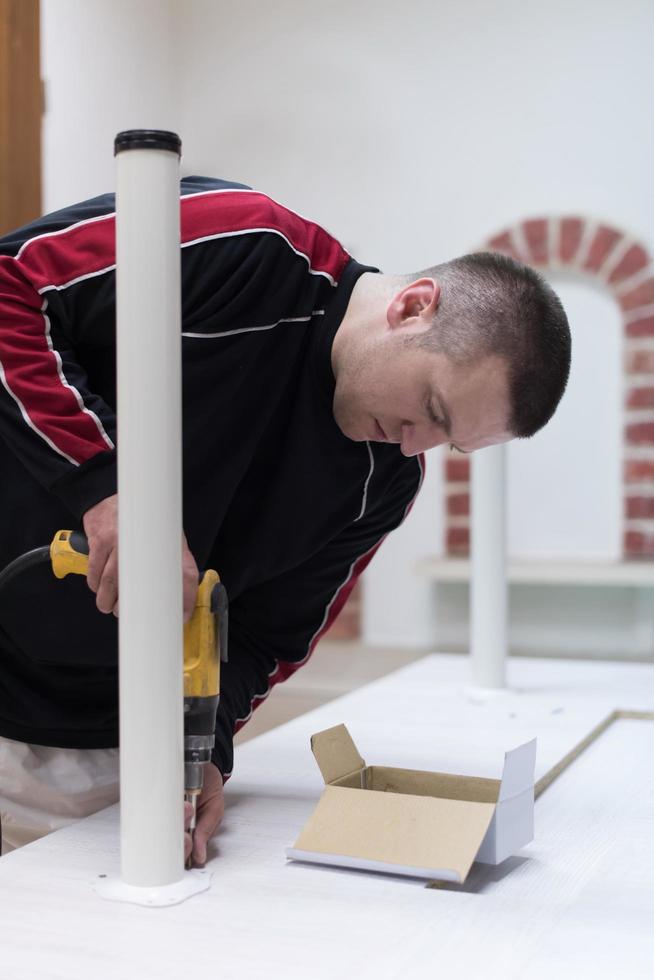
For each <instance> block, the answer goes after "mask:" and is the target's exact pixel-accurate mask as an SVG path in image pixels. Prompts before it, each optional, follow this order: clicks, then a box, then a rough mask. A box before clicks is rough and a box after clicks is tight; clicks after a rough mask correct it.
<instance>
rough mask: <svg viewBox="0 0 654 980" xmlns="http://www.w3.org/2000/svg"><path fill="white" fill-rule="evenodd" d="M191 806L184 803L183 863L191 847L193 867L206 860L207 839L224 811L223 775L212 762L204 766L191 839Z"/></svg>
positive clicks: (201, 864)
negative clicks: (189, 829) (189, 827)
mask: <svg viewBox="0 0 654 980" xmlns="http://www.w3.org/2000/svg"><path fill="white" fill-rule="evenodd" d="M192 812H193V807H192V806H191V804H190V803H185V804H184V828H185V830H186V831H187V832H186V833H185V834H184V864H186V863H187V861H188V858H189V854H190V853H191V847H192V848H193V867H195V868H203V867H204V864H205V861H206V860H207V841H208V840H209V838H210V837H211V836H212V835H213V834H215V832H216V830H217V829H218V827H219V825H220V821H221V820H222V818H223V813H224V812H225V798H224V792H223V777H222V776H221V774H220V772H219V771H218V769H217V768H216V767H215V766H214V764H213V763H212V762H208V763H207V764H206V765H205V767H204V785H203V786H202V792H201V793H200V796H199V797H198V812H197V824H196V827H195V833H194V835H193V840H191V834H190V833H189V832H188V825H189V821H190V819H191V814H192Z"/></svg>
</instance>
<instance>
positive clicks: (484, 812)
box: [291, 786, 495, 882]
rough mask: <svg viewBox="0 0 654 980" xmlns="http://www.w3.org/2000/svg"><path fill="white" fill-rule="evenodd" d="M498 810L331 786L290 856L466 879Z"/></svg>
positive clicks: (462, 802) (458, 801) (324, 792)
mask: <svg viewBox="0 0 654 980" xmlns="http://www.w3.org/2000/svg"><path fill="white" fill-rule="evenodd" d="M494 810H495V807H494V805H493V804H492V803H469V802H464V801H462V800H445V799H435V798H433V797H426V796H404V795H396V794H394V793H377V792H374V791H370V790H363V791H362V790H360V789H347V788H343V787H336V786H326V787H325V789H324V791H323V794H322V797H321V798H320V802H319V803H318V806H317V807H316V809H315V810H314V812H313V814H312V816H311V817H310V819H309V822H308V823H307V824H306V825H305V827H304V828H303V830H302V832H301V833H300V836H299V837H298V839H297V841H296V842H295V844H294V847H293V848H292V850H291V856H293V857H297V858H299V859H300V860H313V861H318V862H319V861H320V857H321V855H333V856H334V857H338V856H340V857H344V858H358V859H361V860H363V861H366V862H373V864H372V865H371V866H374V864H380V865H381V864H383V865H384V866H385V869H386V870H391V868H395V870H396V872H397V873H398V874H412V873H415V871H416V870H419V871H420V872H421V873H422V874H424V873H425V872H426V873H427V874H428V876H430V877H444V878H447V879H449V880H450V881H459V882H462V881H464V880H465V878H466V875H467V874H468V871H469V870H470V866H471V865H472V862H473V861H474V859H475V855H476V853H477V851H478V850H479V845H480V843H481V841H482V840H483V838H484V835H485V834H486V831H487V830H488V826H489V824H490V821H491V818H492V816H493V812H494ZM329 863H338V862H335V861H333V860H332V861H330V862H329ZM347 863H352V862H349V861H348V862H347Z"/></svg>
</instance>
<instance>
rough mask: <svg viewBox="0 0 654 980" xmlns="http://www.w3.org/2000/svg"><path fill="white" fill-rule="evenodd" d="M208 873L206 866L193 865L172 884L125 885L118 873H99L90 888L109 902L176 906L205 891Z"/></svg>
mask: <svg viewBox="0 0 654 980" xmlns="http://www.w3.org/2000/svg"><path fill="white" fill-rule="evenodd" d="M211 877H212V875H211V872H210V871H208V870H207V869H206V868H193V869H192V870H190V871H185V872H184V877H183V878H181V879H180V880H179V881H175V882H173V884H172V885H153V886H143V885H128V884H126V883H125V882H124V881H123V880H122V878H120V877H119V876H118V875H98V877H97V878H95V879H94V880H93V882H92V887H93V891H95V892H97V894H98V895H99V896H100V897H101V898H105V899H107V901H109V902H131V903H132V904H133V905H146V906H150V907H151V908H161V907H163V906H166V905H179V904H180V902H184V901H186V899H187V898H191V896H192V895H197V894H198V893H199V892H205V891H207V890H208V889H209V887H210V886H211Z"/></svg>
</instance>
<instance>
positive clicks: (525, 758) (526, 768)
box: [498, 738, 536, 803]
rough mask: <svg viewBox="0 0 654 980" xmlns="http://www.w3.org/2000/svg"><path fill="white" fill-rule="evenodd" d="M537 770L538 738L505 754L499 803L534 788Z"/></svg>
mask: <svg viewBox="0 0 654 980" xmlns="http://www.w3.org/2000/svg"><path fill="white" fill-rule="evenodd" d="M535 770H536V739H535V738H534V739H532V740H531V742H525V744H524V745H519V746H518V748H517V749H511V751H510V752H505V754H504V770H503V772H502V782H501V784H500V793H499V797H498V803H501V802H502V801H503V800H510V799H512V797H514V796H519V795H520V793H524V792H525V791H526V790H528V789H533V785H534V773H535Z"/></svg>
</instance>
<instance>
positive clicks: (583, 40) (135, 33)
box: [42, 0, 654, 655]
mask: <svg viewBox="0 0 654 980" xmlns="http://www.w3.org/2000/svg"><path fill="white" fill-rule="evenodd" d="M42 2H43V10H44V25H43V27H44V52H45V71H46V75H47V77H48V104H49V115H48V118H47V122H46V166H45V176H46V203H47V206H48V207H54V206H58V205H59V204H62V203H64V202H65V201H67V200H71V199H73V198H79V197H83V196H85V195H86V194H88V193H97V192H99V191H100V190H103V189H106V188H107V187H108V186H112V184H113V161H112V160H111V157H110V154H111V143H112V138H113V135H114V133H115V131H116V130H117V129H119V128H125V127H127V126H135V125H152V126H161V127H170V128H178V129H179V131H180V133H181V135H182V137H183V142H184V156H183V161H182V165H183V170H184V171H185V172H186V173H189V172H196V173H203V172H204V173H211V174H215V175H221V176H226V177H231V178H234V179H239V180H244V181H246V182H250V183H252V184H254V185H256V186H257V187H260V188H261V189H263V190H266V191H267V192H269V193H271V194H272V195H273V196H276V197H278V198H279V199H281V200H283V201H284V202H285V203H287V204H289V205H290V206H291V207H294V208H295V209H297V210H299V211H301V212H303V213H306V214H308V215H310V216H311V217H313V218H315V219H316V220H319V221H321V222H322V223H323V224H325V225H326V226H327V227H328V228H329V229H330V230H332V231H333V232H334V233H335V234H337V235H338V237H340V238H341V240H342V241H343V243H344V244H345V245H346V247H348V248H350V249H351V250H353V251H354V254H355V255H356V256H357V257H358V258H360V259H361V260H362V261H365V262H371V263H373V264H377V265H380V266H381V267H382V269H384V270H386V271H408V270H411V269H415V268H421V267H423V266H425V265H428V264H431V263H434V262H438V261H440V260H443V259H446V258H449V257H451V256H452V255H455V254H460V253H462V252H465V251H469V250H470V249H471V248H474V247H475V246H476V245H478V244H479V243H480V242H482V241H483V240H485V239H486V238H487V236H488V235H489V234H490V233H492V232H494V231H497V230H500V229H502V228H504V227H506V226H507V225H508V224H511V223H513V222H514V221H516V220H519V219H522V218H524V217H529V216H536V215H541V214H548V213H566V212H567V213H574V214H581V215H585V216H589V217H599V218H604V219H606V220H607V221H608V222H609V223H610V224H612V225H614V226H615V227H617V228H620V229H624V230H626V231H628V232H629V233H631V234H633V235H634V236H635V237H636V238H639V239H641V240H643V241H645V242H646V243H649V244H650V247H651V246H652V244H654V243H652V232H651V229H652V227H654V194H653V193H652V181H651V173H652V164H653V163H654V127H652V126H651V125H650V122H649V117H648V103H647V101H646V99H647V95H646V93H649V92H651V91H652V88H653V86H654V62H653V61H652V57H651V37H652V32H653V29H654V7H652V4H651V3H650V2H649V0H623V2H622V3H621V4H615V2H614V0H578V2H576V3H573V4H570V3H569V2H568V0H549V2H548V3H546V4H544V3H542V2H540V0H495V2H494V3H493V4H489V3H487V2H485V0H460V2H457V3H454V2H449V0H440V2H439V0H406V2H405V3H404V4H401V5H400V4H397V3H395V0H374V2H373V0H357V2H356V3H352V2H351V0H322V2H320V3H318V2H307V0H276V2H275V3H274V4H272V3H271V4H264V3H261V2H260V0H239V3H237V4H236V3H232V2H228V0H184V2H182V0H168V2H162V3H154V2H152V0H141V2H139V3H135V2H133V0H132V2H130V3H127V2H120V3H115V2H114V3H109V2H105V0H92V2H87V3H81V2H77V3H75V2H73V0H42ZM96 38H98V39H100V40H96ZM144 39H145V40H147V45H146V50H145V52H144ZM148 48H149V54H148V53H147V49H148ZM118 53H120V58H118V57H117V55H118ZM584 289H585V287H584ZM565 291H566V297H569V299H570V303H571V310H572V311H573V314H574V316H573V319H574V320H576V321H578V325H576V324H575V323H574V322H573V331H574V332H575V337H576V340H577V348H576V349H577V356H578V358H579V360H578V363H577V364H576V365H575V375H574V376H573V384H574V393H573V394H572V393H571V396H570V405H569V406H567V405H566V406H565V410H566V411H568V408H569V409H570V411H571V412H572V414H574V415H575V416H577V421H576V422H575V426H576V429H574V433H573V435H574V439H576V440H579V439H580V438H583V435H584V432H588V431H589V427H592V426H593V424H594V408H595V405H596V401H597V385H596V381H595V379H596V377H597V376H598V374H599V375H601V376H602V377H603V378H605V383H606V386H607V392H608V394H607V398H606V404H604V403H603V405H602V408H601V410H602V411H604V412H605V414H606V418H605V421H602V422H601V425H602V427H603V428H604V429H605V431H606V432H607V433H608V434H609V435H607V439H606V442H605V443H604V442H603V441H602V438H601V436H598V434H597V433H593V439H595V442H594V443H593V444H592V447H591V444H590V443H589V445H588V446H584V447H583V448H582V449H580V450H579V454H578V456H577V454H575V452H574V450H573V448H572V445H573V444H572V442H570V441H568V443H567V445H566V447H565V449H564V451H562V452H559V451H557V450H558V445H557V429H554V428H553V429H552V432H551V433H547V435H546V434H543V437H542V439H540V440H539V441H538V442H536V441H534V445H533V448H532V447H531V446H529V447H515V449H513V448H512V451H511V452H512V456H511V474H512V476H511V481H512V482H511V487H512V489H511V510H512V515H513V517H512V524H511V547H512V550H514V552H516V553H518V552H519V553H523V554H524V553H532V554H535V553H537V552H538V551H539V550H540V551H541V552H542V551H545V550H547V549H548V548H551V549H552V550H554V551H556V553H559V554H573V553H576V554H579V553H585V554H587V555H590V554H592V553H593V548H594V549H595V553H596V554H597V555H599V554H602V555H605V556H608V555H610V554H615V553H617V551H619V528H618V527H617V524H616V521H617V520H618V519H619V514H618V515H617V517H616V515H615V513H613V516H612V517H610V518H609V517H607V514H608V510H609V509H610V507H611V506H612V505H611V500H613V499H614V498H615V495H616V467H618V466H619V463H618V462H617V461H616V458H615V455H614V453H613V449H612V448H611V439H613V437H614V435H615V431H617V429H618V427H619V424H620V422H619V419H618V417H617V416H616V415H613V416H612V417H611V413H612V412H613V408H612V407H611V406H614V405H615V399H616V397H617V394H616V392H617V385H618V384H619V380H618V379H619V373H618V372H617V371H615V370H614V369H615V368H616V366H617V365H616V363H615V362H616V359H617V360H619V356H618V337H617V332H616V317H615V311H614V310H613V309H612V308H611V307H610V306H609V305H608V300H604V298H603V297H601V295H599V294H598V295H594V296H590V294H587V295H586V297H585V298H584V296H583V295H582V294H581V290H580V288H577V287H575V286H574V285H571V286H569V287H568V286H566V289H565ZM591 320H592V321H593V324H594V326H593V327H591V326H590V321H591ZM592 330H594V334H595V338H599V337H601V338H603V339H602V340H598V341H597V346H596V348H595V350H593V351H592V354H593V357H594V358H595V360H594V361H593V367H592V371H591V370H588V369H587V368H588V365H587V364H586V361H585V357H586V353H587V352H588V346H589V343H590V345H591V346H592V341H593V337H592V336H591V334H590V333H589V331H592ZM582 352H583V356H582ZM573 403H574V405H573ZM562 418H563V415H562ZM580 419H581V421H580ZM556 424H557V425H558V426H559V427H560V426H561V425H562V424H563V422H557V423H556ZM564 428H566V431H567V428H568V427H567V426H564ZM573 428H574V427H573ZM559 431H560V428H559ZM611 433H612V434H611ZM568 435H569V433H568ZM609 436H610V438H609ZM591 442H592V440H591ZM532 453H534V454H536V461H534V460H533V459H532V457H531V454H532ZM584 453H586V454H587V455H591V456H592V455H593V454H595V457H594V458H595V464H596V465H595V468H594V471H593V470H592V469H591V468H589V466H588V465H587V462H585V461H584V459H585V457H584ZM597 453H599V454H600V455H599V456H598V455H597ZM602 454H604V455H603V456H602ZM430 455H431V456H432V457H433V458H432V459H431V460H430V465H429V470H428V472H429V477H428V480H427V483H426V486H425V488H424V490H423V494H422V499H421V501H420V503H419V504H418V505H417V506H416V508H414V511H413V513H412V514H411V516H410V518H409V521H408V522H407V524H406V525H405V527H404V528H403V529H402V530H401V531H400V532H398V533H397V534H396V535H394V536H393V537H392V538H391V539H389V541H387V542H386V544H385V545H384V547H383V548H382V549H381V551H380V552H379V554H378V556H377V557H376V558H375V561H374V563H373V565H372V566H371V569H370V572H369V575H368V580H367V585H366V613H365V623H366V635H367V636H368V638H369V639H372V640H374V641H376V642H379V641H385V642H393V643H396V642H407V643H411V644H419V645H422V644H426V643H439V644H441V645H442V644H450V643H451V644H455V645H462V644H464V643H465V640H466V632H465V627H466V623H465V621H466V606H465V596H464V593H463V590H462V589H458V590H457V589H454V588H440V589H438V588H436V587H432V586H429V585H428V584H426V583H424V582H422V581H420V580H419V579H417V578H416V577H415V576H414V572H413V565H414V562H415V559H416V557H418V555H420V554H423V553H424V551H425V549H427V550H430V551H433V552H437V551H438V550H439V547H441V541H442V516H441V515H442V506H443V505H442V491H441V483H440V463H439V454H438V453H432V454H430ZM609 457H610V458H609ZM598 460H600V463H598ZM605 464H606V465H605ZM525 467H527V468H529V469H530V470H532V471H533V469H534V468H540V469H541V470H543V471H546V472H548V473H549V474H551V476H552V477H556V476H557V471H560V473H561V474H562V475H563V479H564V480H568V481H569V482H570V481H572V483H573V484H574V493H575V494H576V495H577V496H574V497H573V496H571V497H569V498H566V500H564V501H561V500H560V497H556V496H555V495H553V494H552V492H551V488H550V487H549V485H548V483H547V480H543V481H536V484H535V485H534V486H532V488H531V489H530V493H529V494H528V495H526V494H522V495H519V494H518V492H517V486H518V484H520V483H523V482H524V480H523V476H521V475H520V474H521V473H522V474H523V475H524V470H525ZM575 467H576V470H575V469H574V468H575ZM521 468H522V469H521ZM589 470H590V472H589ZM584 480H586V482H584ZM589 494H596V495H597V499H596V500H595V502H594V509H593V508H588V507H585V508H584V512H583V521H582V520H578V519H577V516H578V515H579V513H580V508H581V507H582V506H583V501H584V500H587V499H588V496H589ZM531 513H534V514H539V515H542V514H544V513H545V514H546V515H547V516H546V519H544V520H540V522H539V527H540V530H542V528H543V527H545V528H549V533H548V534H547V535H546V536H545V539H544V540H543V537H542V536H541V537H535V536H534V534H535V530H538V528H536V527H535V525H534V521H533V520H531V519H530V515H531ZM557 535H558V537H557ZM553 591H554V590H517V591H516V592H515V594H514V596H513V607H512V608H513V619H514V629H513V632H512V636H513V639H514V643H515V644H516V645H519V646H521V648H524V649H534V650H541V649H552V650H559V649H560V650H563V649H565V650H566V651H567V652H574V650H578V651H580V652H586V651H589V650H594V649H597V650H601V649H604V648H605V647H607V644H608V645H611V646H612V647H613V646H614V647H615V649H614V652H615V653H616V654H620V653H621V652H626V653H631V654H637V655H642V654H643V653H644V652H647V650H648V648H649V650H650V652H651V646H652V644H653V643H654V623H653V621H652V612H651V606H652V605H654V604H653V603H651V602H650V599H651V596H649V597H644V596H643V595H640V594H637V593H633V594H632V593H629V592H628V591H627V592H624V593H619V592H615V593H611V596H610V599H609V598H608V597H607V595H606V594H605V593H604V592H602V591H597V590H588V591H584V593H583V595H582V594H581V593H580V594H579V596H578V597H577V598H575V599H574V601H572V600H571V602H570V603H569V605H570V609H569V610H567V611H566V616H567V617H568V618H567V619H566V618H565V617H563V618H562V619H561V627H562V628H561V629H558V630H557V629H553V628H551V627H552V622H553V620H552V616H553V609H556V608H557V607H556V605H555V606H552V599H553ZM575 596H576V592H575ZM560 605H561V604H560V603H559V606H560ZM566 609H567V606H566ZM607 617H608V619H609V622H607ZM610 624H614V629H612V628H610ZM563 627H565V629H564V628H563Z"/></svg>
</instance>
